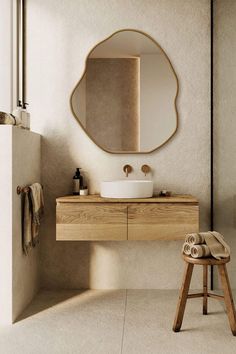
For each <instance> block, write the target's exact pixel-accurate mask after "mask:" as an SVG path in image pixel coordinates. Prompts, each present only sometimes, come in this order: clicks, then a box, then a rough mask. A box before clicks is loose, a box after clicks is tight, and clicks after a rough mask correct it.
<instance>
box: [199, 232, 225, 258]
mask: <svg viewBox="0 0 236 354" xmlns="http://www.w3.org/2000/svg"><path fill="white" fill-rule="evenodd" d="M204 237H205V242H206V244H207V246H208V247H209V248H210V250H211V255H212V256H213V257H214V258H216V259H221V258H227V257H229V255H230V247H229V245H227V243H226V242H225V241H224V238H223V236H222V235H221V234H220V233H219V232H216V231H212V232H210V231H209V232H208V233H207V235H205V236H204Z"/></svg>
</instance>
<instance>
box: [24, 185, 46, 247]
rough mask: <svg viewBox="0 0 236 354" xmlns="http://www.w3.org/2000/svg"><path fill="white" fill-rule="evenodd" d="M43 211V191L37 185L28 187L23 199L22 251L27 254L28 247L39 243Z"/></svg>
mask: <svg viewBox="0 0 236 354" xmlns="http://www.w3.org/2000/svg"><path fill="white" fill-rule="evenodd" d="M43 210H44V200H43V189H42V186H41V185H40V184H39V183H34V184H32V185H31V186H30V187H29V192H28V193H25V194H24V198H23V249H24V252H25V253H28V250H29V248H30V247H35V246H36V244H37V243H38V242H39V225H40V221H41V217H42V215H43Z"/></svg>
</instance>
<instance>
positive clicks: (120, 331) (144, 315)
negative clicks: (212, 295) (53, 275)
mask: <svg viewBox="0 0 236 354" xmlns="http://www.w3.org/2000/svg"><path fill="white" fill-rule="evenodd" d="M234 295H236V294H235V293H234ZM177 298H178V292H177V291H167V290H165V291H163V290H127V291H126V290H114V291H113V290H110V291H102V290H88V291H84V292H79V291H60V292H51V291H41V292H40V293H39V294H38V296H37V297H36V298H35V300H34V301H33V302H32V304H31V305H30V306H29V307H28V308H27V309H26V311H25V312H24V314H23V315H22V316H21V318H20V319H19V320H18V321H17V322H16V323H15V324H14V325H12V326H7V327H0V353H1V354H32V353H33V354H41V353H42V354H47V353H50V354H54V353H60V354H67V353H68V354H74V353H81V354H100V353H101V354H121V353H123V354H152V353H153V354H154V353H155V354H162V353H164V354H173V353H174V354H178V353H181V354H184V353H186V354H191V353H197V354H208V353H214V354H217V353H219V354H221V353H224V354H228V353H229V354H232V353H235V352H236V337H233V336H232V334H231V331H230V329H229V325H228V319H227V316H226V314H225V311H224V307H223V304H222V303H221V302H219V301H217V300H213V299H210V300H209V310H210V314H209V315H208V316H203V315H202V314H201V299H191V300H188V303H187V307H186V313H185V318H184V322H183V326H182V331H181V332H179V333H174V332H172V322H173V318H174V313H175V307H176V301H177Z"/></svg>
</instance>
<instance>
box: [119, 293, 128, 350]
mask: <svg viewBox="0 0 236 354" xmlns="http://www.w3.org/2000/svg"><path fill="white" fill-rule="evenodd" d="M126 307H127V289H126V290H125V307H124V322H123V329H122V337H121V348H120V354H122V353H123V345H124V334H125V317H126Z"/></svg>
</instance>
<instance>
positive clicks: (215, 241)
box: [183, 231, 230, 259]
mask: <svg viewBox="0 0 236 354" xmlns="http://www.w3.org/2000/svg"><path fill="white" fill-rule="evenodd" d="M185 243H188V244H189V245H190V253H191V256H192V257H194V258H201V257H208V256H210V255H211V256H213V257H214V258H216V259H221V258H227V257H229V255H230V248H229V246H228V245H227V243H226V242H225V241H224V237H223V236H222V235H221V234H220V233H219V232H216V231H208V232H200V233H193V234H188V235H186V238H185ZM185 243H184V245H185ZM183 253H184V254H186V255H189V249H188V247H187V246H183Z"/></svg>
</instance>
